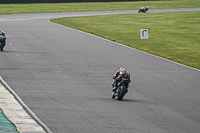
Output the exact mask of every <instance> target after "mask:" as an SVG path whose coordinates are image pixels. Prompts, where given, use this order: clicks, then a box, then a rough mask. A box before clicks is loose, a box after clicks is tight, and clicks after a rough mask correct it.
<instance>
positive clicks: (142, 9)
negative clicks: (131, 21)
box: [138, 6, 149, 13]
mask: <svg viewBox="0 0 200 133" xmlns="http://www.w3.org/2000/svg"><path fill="white" fill-rule="evenodd" d="M148 10H149V7H148V6H147V7H141V9H139V10H138V13H140V12H143V13H146V12H147V11H148Z"/></svg>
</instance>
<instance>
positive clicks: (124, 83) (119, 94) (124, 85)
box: [112, 79, 129, 100]
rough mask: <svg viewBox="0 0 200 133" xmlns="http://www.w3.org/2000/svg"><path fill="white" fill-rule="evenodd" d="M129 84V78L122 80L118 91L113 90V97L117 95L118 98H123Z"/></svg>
mask: <svg viewBox="0 0 200 133" xmlns="http://www.w3.org/2000/svg"><path fill="white" fill-rule="evenodd" d="M128 84H129V80H128V79H122V81H121V82H119V83H118V85H117V90H116V92H114V91H112V98H113V99H114V98H115V97H117V100H122V99H123V97H124V96H125V94H126V93H127V91H128ZM112 86H113V87H114V84H112Z"/></svg>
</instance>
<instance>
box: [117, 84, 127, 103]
mask: <svg viewBox="0 0 200 133" xmlns="http://www.w3.org/2000/svg"><path fill="white" fill-rule="evenodd" d="M125 92H126V86H122V87H121V90H120V92H119V94H118V98H117V100H122V99H123V97H124V95H125V94H126V93H125Z"/></svg>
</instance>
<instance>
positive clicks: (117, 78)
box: [112, 67, 131, 93]
mask: <svg viewBox="0 0 200 133" xmlns="http://www.w3.org/2000/svg"><path fill="white" fill-rule="evenodd" d="M113 79H114V81H113V86H114V87H113V89H112V91H113V92H115V91H116V90H117V84H118V82H121V81H122V79H128V80H129V83H131V76H130V73H129V72H128V71H127V70H126V68H125V67H120V69H119V70H118V71H117V72H116V74H115V75H114V76H113ZM128 87H129V84H128V85H127V90H126V93H127V92H128Z"/></svg>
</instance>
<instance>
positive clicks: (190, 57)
mask: <svg viewBox="0 0 200 133" xmlns="http://www.w3.org/2000/svg"><path fill="white" fill-rule="evenodd" d="M141 6H149V7H150V9H153V8H183V7H200V2H199V0H161V1H139V2H93V3H48V4H47V3H45V4H0V14H24V13H45V12H71V11H97V10H130V9H139V8H140V7H141ZM199 13H200V12H176V13H146V14H144V13H141V14H125V15H106V16H90V17H76V18H60V19H54V20H51V21H52V22H56V23H60V24H63V25H66V26H69V27H72V28H76V29H80V30H83V31H86V32H89V33H92V34H95V35H98V36H102V37H104V38H107V39H110V40H113V41H116V42H119V43H122V44H125V45H128V46H130V47H134V48H137V49H140V50H143V51H146V52H149V53H152V54H155V55H158V56H161V57H164V58H167V59H170V60H173V61H176V62H179V63H182V64H185V65H188V66H191V67H195V68H198V69H200V39H199V36H200V17H199ZM140 29H149V39H148V40H141V39H140Z"/></svg>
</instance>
